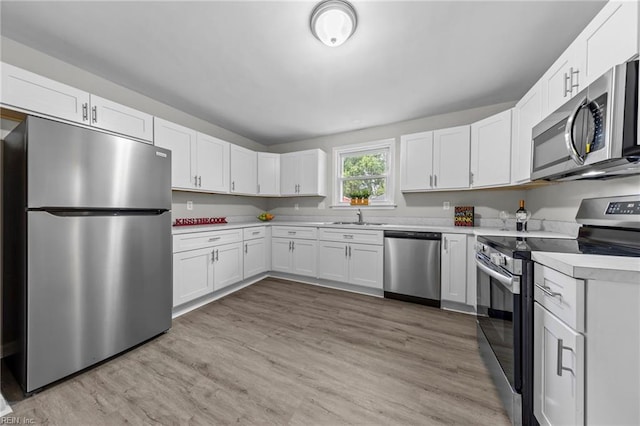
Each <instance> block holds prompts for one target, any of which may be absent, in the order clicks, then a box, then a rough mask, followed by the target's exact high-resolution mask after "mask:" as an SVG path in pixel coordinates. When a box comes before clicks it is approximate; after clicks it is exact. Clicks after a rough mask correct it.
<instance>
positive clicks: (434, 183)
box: [433, 175, 438, 188]
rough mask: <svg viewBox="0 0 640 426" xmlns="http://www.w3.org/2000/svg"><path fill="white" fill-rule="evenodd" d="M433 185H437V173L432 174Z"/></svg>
mask: <svg viewBox="0 0 640 426" xmlns="http://www.w3.org/2000/svg"><path fill="white" fill-rule="evenodd" d="M433 186H435V187H436V188H437V187H438V175H433Z"/></svg>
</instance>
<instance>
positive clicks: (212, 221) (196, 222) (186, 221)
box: [173, 217, 227, 226]
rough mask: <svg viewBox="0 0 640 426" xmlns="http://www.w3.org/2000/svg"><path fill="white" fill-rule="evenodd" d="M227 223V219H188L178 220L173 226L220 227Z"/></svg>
mask: <svg viewBox="0 0 640 426" xmlns="http://www.w3.org/2000/svg"><path fill="white" fill-rule="evenodd" d="M221 223H227V218H226V217H187V218H182V219H176V221H175V222H173V226H192V225H219V224H221Z"/></svg>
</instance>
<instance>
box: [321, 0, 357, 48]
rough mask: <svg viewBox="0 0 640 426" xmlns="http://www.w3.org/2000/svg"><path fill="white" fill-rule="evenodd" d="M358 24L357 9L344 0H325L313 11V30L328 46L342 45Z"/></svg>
mask: <svg viewBox="0 0 640 426" xmlns="http://www.w3.org/2000/svg"><path fill="white" fill-rule="evenodd" d="M357 25H358V19H357V16H356V10H355V9H354V8H353V6H352V5H351V4H350V3H348V2H346V1H344V0H326V1H323V2H321V3H318V5H317V6H316V7H315V8H314V9H313V12H311V32H312V33H313V35H314V36H315V37H316V38H317V39H318V40H320V41H321V42H323V43H324V44H326V45H327V46H331V47H337V46H340V45H341V44H342V43H344V42H345V41H347V39H348V38H349V37H351V34H353V33H354V31H355V30H356V26H357Z"/></svg>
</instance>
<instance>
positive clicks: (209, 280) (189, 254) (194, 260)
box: [173, 248, 213, 306]
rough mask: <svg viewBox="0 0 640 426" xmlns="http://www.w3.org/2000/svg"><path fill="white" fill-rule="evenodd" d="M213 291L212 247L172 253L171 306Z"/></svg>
mask: <svg viewBox="0 0 640 426" xmlns="http://www.w3.org/2000/svg"><path fill="white" fill-rule="evenodd" d="M211 292H213V248H205V249H199V250H190V251H184V252H181V253H174V254H173V306H178V305H182V304H183V303H186V302H189V301H191V300H194V299H197V298H198V297H201V296H204V295H206V294H209V293H211Z"/></svg>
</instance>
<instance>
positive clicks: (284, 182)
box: [280, 152, 299, 195]
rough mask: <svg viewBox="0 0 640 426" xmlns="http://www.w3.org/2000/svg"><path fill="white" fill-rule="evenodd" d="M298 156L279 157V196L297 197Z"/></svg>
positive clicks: (289, 154) (293, 154) (286, 155)
mask: <svg viewBox="0 0 640 426" xmlns="http://www.w3.org/2000/svg"><path fill="white" fill-rule="evenodd" d="M298 167H299V164H298V156H297V154H296V153H295V152H294V153H288V154H282V155H281V156H280V194H281V195H297V188H298V183H299V182H298Z"/></svg>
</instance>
